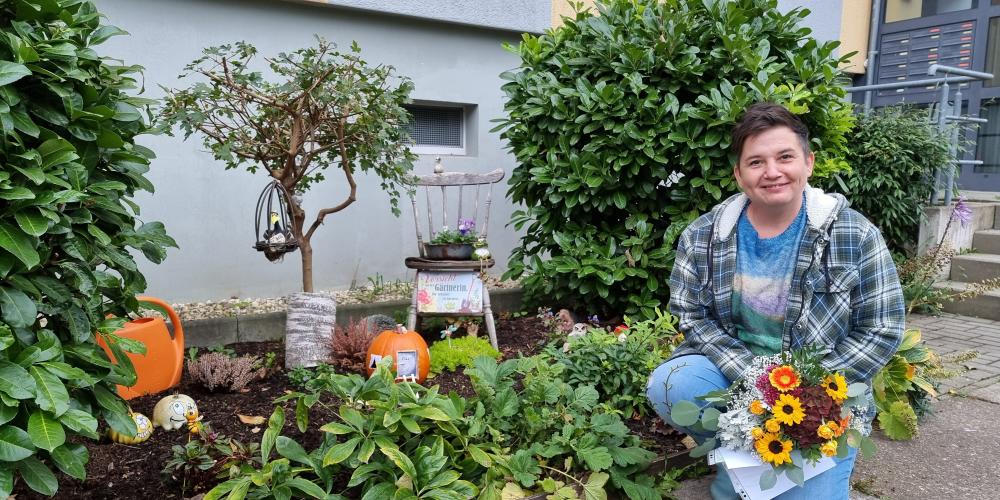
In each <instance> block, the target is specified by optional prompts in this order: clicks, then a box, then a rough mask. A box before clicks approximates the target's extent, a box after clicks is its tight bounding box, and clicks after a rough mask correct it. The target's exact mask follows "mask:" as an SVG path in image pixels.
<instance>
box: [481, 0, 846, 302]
mask: <svg viewBox="0 0 1000 500" xmlns="http://www.w3.org/2000/svg"><path fill="white" fill-rule="evenodd" d="M596 7H597V9H598V10H599V11H600V12H599V15H593V14H591V13H578V14H577V16H576V18H575V19H567V20H566V23H565V25H564V26H563V27H561V28H559V29H556V30H554V31H550V32H548V33H546V34H544V35H542V36H538V37H536V36H532V35H525V36H524V40H523V41H522V43H521V44H520V45H519V46H518V47H516V48H511V50H513V51H515V52H516V53H517V54H519V55H520V57H521V61H522V63H521V67H520V68H518V69H517V70H514V71H511V72H508V73H505V74H504V75H503V78H505V79H506V80H508V81H509V82H508V83H506V84H505V85H504V86H503V90H504V92H505V94H506V96H507V102H506V104H505V110H506V112H507V118H506V119H504V120H501V124H500V125H499V126H498V127H497V128H498V129H500V130H502V131H503V133H502V137H503V138H504V139H505V140H506V141H507V142H508V144H509V146H510V149H511V150H512V152H513V153H514V155H515V156H516V157H517V161H518V163H519V165H518V166H517V167H516V168H515V169H514V171H513V172H512V175H511V180H510V190H509V195H510V196H511V198H512V199H513V201H515V202H517V203H521V204H523V205H524V209H522V210H518V211H515V213H514V215H513V217H512V220H511V223H512V224H513V226H514V227H515V228H517V229H519V230H520V229H523V230H524V231H525V234H524V236H523V238H522V240H521V246H520V248H516V249H515V250H514V252H513V253H512V255H511V258H510V261H509V263H508V265H509V271H508V276H514V277H517V276H521V275H524V274H526V276H525V277H524V278H523V281H522V284H523V285H524V287H525V289H526V291H527V293H528V298H529V299H533V300H536V301H539V300H544V301H550V302H556V303H562V304H572V305H575V306H578V307H585V308H587V310H589V311H593V312H600V311H602V310H603V311H606V312H610V311H613V312H618V313H621V312H624V313H626V314H633V315H642V316H645V317H652V316H653V310H654V309H655V308H656V307H657V306H661V305H662V304H663V303H664V302H665V301H666V300H667V289H666V283H667V278H668V276H669V272H670V267H671V265H672V262H673V248H674V246H675V240H676V238H677V236H678V234H679V233H680V231H681V230H683V228H684V227H685V226H686V225H687V224H688V223H689V222H690V221H691V220H693V219H694V218H695V217H697V216H698V215H699V214H701V213H704V212H706V211H708V210H709V209H711V207H712V206H713V205H715V204H716V203H718V202H719V201H720V200H722V199H723V198H724V197H725V196H727V195H729V194H732V193H734V192H736V190H737V186H736V183H735V182H734V181H733V180H732V166H733V164H734V162H733V161H732V158H730V157H729V152H728V149H729V133H730V129H731V127H732V124H733V123H734V122H735V121H736V120H737V119H738V118H739V116H740V115H741V113H742V112H743V110H744V109H745V108H746V107H748V106H749V105H750V104H752V103H754V102H756V101H763V100H768V101H774V102H779V103H783V104H785V105H786V106H788V107H789V108H790V109H791V110H792V111H793V112H794V113H797V114H800V115H801V116H802V118H803V119H804V120H805V122H806V124H807V125H808V126H809V129H810V130H811V131H812V133H813V138H812V146H813V148H814V149H815V151H816V154H817V172H816V175H818V176H824V175H829V174H830V173H831V172H834V171H837V170H840V169H841V168H842V167H843V165H844V163H843V161H842V157H843V155H844V148H845V146H846V144H845V142H844V133H845V132H846V131H847V130H848V129H849V128H850V126H851V123H852V120H853V118H852V116H851V114H850V108H849V105H848V104H847V103H846V102H844V101H843V99H842V98H843V96H844V90H843V88H842V87H841V85H842V83H843V82H842V80H841V78H840V74H839V71H838V70H837V64H838V61H839V60H838V58H837V57H835V56H834V55H833V52H834V50H835V48H836V47H837V43H836V42H829V43H822V44H821V43H818V42H816V41H815V40H814V39H812V38H811V37H810V36H809V30H808V29H806V28H802V27H799V26H798V22H799V21H800V20H801V19H802V18H803V17H804V16H805V15H806V13H807V11H805V10H802V9H794V10H792V11H790V12H788V13H785V14H782V13H780V12H779V11H778V10H777V8H776V1H775V0H740V1H722V0H716V1H711V0H706V1H698V2H689V1H684V0H666V1H664V0H599V1H598V2H597V3H596Z"/></svg>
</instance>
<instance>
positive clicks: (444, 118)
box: [403, 104, 468, 155]
mask: <svg viewBox="0 0 1000 500" xmlns="http://www.w3.org/2000/svg"><path fill="white" fill-rule="evenodd" d="M403 107H404V108H406V110H407V111H409V112H410V123H408V124H407V126H406V131H407V132H408V133H409V134H410V140H411V141H412V142H411V144H412V146H411V147H410V150H411V151H413V152H414V153H417V154H446V155H465V154H466V150H467V148H466V126H467V121H468V120H467V118H468V117H467V113H466V107H464V106H461V105H457V106H442V105H434V106H431V105H423V104H407V105H405V106H403Z"/></svg>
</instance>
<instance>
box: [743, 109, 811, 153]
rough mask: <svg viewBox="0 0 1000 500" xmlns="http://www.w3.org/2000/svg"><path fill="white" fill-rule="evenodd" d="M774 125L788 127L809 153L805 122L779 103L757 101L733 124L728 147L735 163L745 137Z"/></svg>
mask: <svg viewBox="0 0 1000 500" xmlns="http://www.w3.org/2000/svg"><path fill="white" fill-rule="evenodd" d="M775 127H788V128H790V129H791V130H792V132H795V135H797V136H799V143H800V144H801V145H802V152H803V153H804V154H806V155H808V154H809V129H808V128H806V124H805V123H802V120H800V119H799V117H797V116H795V115H794V114H792V112H791V111H788V109H787V108H785V107H784V106H782V105H780V104H775V103H773V102H758V103H757V104H754V105H752V106H750V107H749V108H747V110H746V112H745V113H743V117H741V118H740V121H738V122H736V125H734V126H733V142H732V144H731V145H730V147H731V148H732V150H733V152H734V153H736V164H737V165H739V162H740V155H742V154H743V144H744V143H745V142H746V141H747V139H749V138H751V137H753V136H755V135H757V134H760V133H762V132H765V131H767V130H770V129H772V128H775Z"/></svg>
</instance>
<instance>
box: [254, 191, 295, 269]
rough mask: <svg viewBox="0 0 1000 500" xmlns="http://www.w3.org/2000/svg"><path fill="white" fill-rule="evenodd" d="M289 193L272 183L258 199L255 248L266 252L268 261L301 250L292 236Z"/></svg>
mask: <svg viewBox="0 0 1000 500" xmlns="http://www.w3.org/2000/svg"><path fill="white" fill-rule="evenodd" d="M288 197H289V194H288V191H287V190H286V189H285V186H283V185H281V183H280V182H278V181H276V180H275V181H271V183H270V184H268V185H267V187H265V188H264V190H263V191H261V193H260V197H259V198H257V216H256V222H255V223H254V238H257V243H256V244H254V246H253V247H254V248H255V249H257V251H258V252H264V256H265V257H267V260H269V261H271V262H274V261H276V260H278V259H280V258H281V257H282V256H283V255H285V254H286V253H288V252H292V251H295V249H297V248H299V242H298V241H295V235H293V234H292V224H291V220H290V219H289V217H288V212H287V211H286V207H287V206H288Z"/></svg>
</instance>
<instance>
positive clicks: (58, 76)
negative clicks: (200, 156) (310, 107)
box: [0, 0, 176, 498]
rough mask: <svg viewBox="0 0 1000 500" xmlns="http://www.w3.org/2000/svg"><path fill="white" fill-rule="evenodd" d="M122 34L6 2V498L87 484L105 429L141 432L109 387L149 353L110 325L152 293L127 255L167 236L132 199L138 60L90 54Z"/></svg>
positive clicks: (75, 4)
mask: <svg viewBox="0 0 1000 500" xmlns="http://www.w3.org/2000/svg"><path fill="white" fill-rule="evenodd" d="M122 34H124V31H122V30H120V29H118V28H116V27H114V26H110V25H104V24H102V19H101V15H100V13H99V12H98V11H97V9H96V8H95V7H94V4H93V3H91V2H87V1H81V0H47V1H44V2H38V1H35V2H12V1H3V2H0V137H2V144H3V145H2V147H0V164H2V165H3V168H2V169H0V200H2V201H0V281H2V283H0V310H2V316H0V498H7V497H8V496H10V494H11V490H12V489H13V488H14V485H15V484H24V485H26V486H27V487H28V488H30V489H32V490H34V491H36V492H38V493H40V494H43V495H49V496H51V495H55V494H56V493H57V490H58V487H59V482H58V478H57V477H56V475H55V473H54V472H53V469H58V470H59V471H62V472H63V473H64V474H66V475H67V476H70V477H73V478H75V479H78V480H84V479H85V478H86V464H87V461H88V458H89V457H88V453H87V449H86V447H85V446H84V444H83V443H82V439H81V437H88V438H92V439H97V437H98V432H97V429H98V426H99V425H100V423H101V422H102V421H103V422H104V423H106V424H107V425H108V427H110V428H111V429H113V430H114V431H115V432H118V433H119V434H123V435H126V436H134V435H135V432H136V429H135V423H134V422H133V420H132V418H131V417H130V416H129V412H128V408H127V407H126V405H125V403H124V402H123V401H122V400H121V399H120V398H119V397H118V395H117V394H116V392H115V385H116V384H122V385H126V386H129V385H133V384H134V383H135V380H136V376H135V372H134V369H133V367H132V364H131V362H130V361H129V359H128V357H127V356H126V355H125V351H132V352H144V349H145V346H143V345H142V343H139V342H135V341H130V340H127V339H122V338H119V337H117V336H116V335H114V332H115V331H116V330H117V329H118V328H120V326H121V325H122V324H123V323H124V321H125V319H124V318H126V317H127V316H128V314H129V313H130V312H135V311H138V310H139V304H138V302H137V301H136V299H135V296H136V294H138V293H140V292H142V291H143V290H144V289H145V288H146V280H145V278H144V277H143V276H142V273H141V272H139V269H138V265H137V263H136V262H135V259H134V258H133V255H139V254H142V255H144V256H145V257H146V258H147V259H148V260H150V261H152V262H154V263H159V262H161V261H162V260H163V259H164V258H165V257H166V248H167V247H171V246H176V243H175V242H174V241H173V239H171V238H170V237H169V236H167V235H166V233H165V231H164V227H163V225H162V224H160V223H158V222H153V221H148V222H145V223H143V222H141V221H140V219H139V211H140V210H139V206H138V205H137V204H136V203H135V201H133V198H134V197H135V195H136V193H137V192H139V191H144V190H145V191H150V192H151V191H153V185H152V184H151V183H150V181H149V180H148V179H147V178H146V172H147V171H148V170H149V164H150V160H151V159H152V158H153V157H154V154H153V152H152V151H150V150H149V149H146V148H144V147H142V146H139V145H137V144H135V139H136V136H138V135H140V134H142V133H144V132H146V131H147V129H148V126H147V123H146V121H145V119H144V116H147V115H146V113H144V108H145V107H146V106H147V105H148V104H149V103H150V101H148V100H145V99H141V98H138V97H135V96H133V95H130V93H134V92H135V91H136V89H138V88H139V84H138V82H137V79H138V78H139V76H140V75H139V71H140V70H141V68H140V67H138V66H129V65H125V64H123V63H121V62H120V61H118V60H115V59H113V58H110V57H104V56H102V54H99V53H98V52H97V49H98V46H99V45H100V44H101V43H103V42H104V41H106V40H107V39H109V38H110V37H112V36H115V35H122ZM97 339H103V340H104V341H105V342H106V343H107V344H108V345H109V347H110V350H111V354H112V356H111V357H112V358H114V360H115V361H116V362H113V361H112V359H109V356H108V355H106V354H105V351H104V350H103V349H101V347H100V346H98V344H97Z"/></svg>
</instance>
